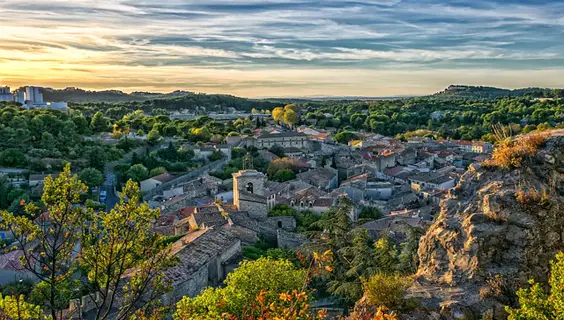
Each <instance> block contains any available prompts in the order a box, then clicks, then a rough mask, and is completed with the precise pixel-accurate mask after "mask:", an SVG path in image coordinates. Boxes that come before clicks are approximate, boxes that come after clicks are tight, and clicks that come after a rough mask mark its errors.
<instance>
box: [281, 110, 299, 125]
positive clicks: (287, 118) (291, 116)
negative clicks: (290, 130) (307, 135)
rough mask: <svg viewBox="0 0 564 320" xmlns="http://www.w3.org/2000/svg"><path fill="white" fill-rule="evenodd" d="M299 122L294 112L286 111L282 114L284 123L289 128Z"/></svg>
mask: <svg viewBox="0 0 564 320" xmlns="http://www.w3.org/2000/svg"><path fill="white" fill-rule="evenodd" d="M299 120H300V116H299V115H298V113H297V112H295V111H294V110H292V109H288V110H286V111H285V112H284V122H285V123H286V124H288V125H289V126H291V127H292V126H294V125H295V124H296V123H298V121H299Z"/></svg>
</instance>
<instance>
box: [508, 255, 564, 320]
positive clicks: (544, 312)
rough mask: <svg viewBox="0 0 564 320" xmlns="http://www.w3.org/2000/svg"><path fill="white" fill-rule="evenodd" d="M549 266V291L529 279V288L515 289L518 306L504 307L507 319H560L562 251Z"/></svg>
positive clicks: (563, 278)
mask: <svg viewBox="0 0 564 320" xmlns="http://www.w3.org/2000/svg"><path fill="white" fill-rule="evenodd" d="M550 266H551V273H550V278H549V279H548V284H549V286H550V292H549V293H547V292H545V290H544V289H543V288H542V286H541V284H539V283H536V282H534V281H533V280H530V281H529V283H530V285H531V287H530V288H526V289H525V288H522V289H519V290H518V291H517V297H518V298H519V305H520V307H518V308H515V309H512V308H510V307H506V311H507V312H508V313H509V317H508V319H509V320H529V319H530V320H533V319H540V320H551V319H561V317H562V315H563V314H564V253H562V252H559V253H557V254H556V257H555V259H554V260H553V261H551V263H550Z"/></svg>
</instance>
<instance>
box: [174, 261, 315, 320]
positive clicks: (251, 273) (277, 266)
mask: <svg viewBox="0 0 564 320" xmlns="http://www.w3.org/2000/svg"><path fill="white" fill-rule="evenodd" d="M305 280H306V270H303V269H297V268H296V267H295V266H294V264H293V263H292V262H290V261H288V260H273V259H270V258H260V259H258V260H256V261H243V262H242V263H241V265H240V266H239V267H238V268H237V269H235V271H233V272H232V273H229V274H228V275H227V279H226V280H225V287H223V288H208V289H206V290H204V292H202V294H201V295H199V296H197V297H195V298H188V297H184V298H183V299H182V300H181V301H180V302H179V303H178V304H177V306H176V308H177V309H176V313H175V314H174V317H173V318H174V319H175V320H191V319H223V317H222V315H223V314H224V313H227V314H230V315H232V316H233V317H235V318H236V319H254V318H255V317H256V316H260V313H259V312H260V310H259V308H256V307H255V306H256V301H257V297H258V296H259V295H261V292H262V293H263V295H262V297H263V299H264V303H265V305H270V304H271V303H276V302H278V301H279V297H280V295H281V294H287V293H290V292H292V291H293V290H297V291H298V292H301V291H302V289H303V287H304V283H305Z"/></svg>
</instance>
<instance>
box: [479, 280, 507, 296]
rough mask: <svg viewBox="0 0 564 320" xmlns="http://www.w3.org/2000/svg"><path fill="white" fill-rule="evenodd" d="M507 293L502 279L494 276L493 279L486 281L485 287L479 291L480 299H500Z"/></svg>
mask: <svg viewBox="0 0 564 320" xmlns="http://www.w3.org/2000/svg"><path fill="white" fill-rule="evenodd" d="M506 292H507V284H506V283H505V280H504V279H503V277H502V276H501V275H499V274H496V275H495V276H494V277H493V278H490V279H488V280H486V286H485V287H483V288H481V289H480V298H482V299H486V298H488V297H500V296H503V295H505V293H506Z"/></svg>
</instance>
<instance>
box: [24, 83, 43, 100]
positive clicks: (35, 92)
mask: <svg viewBox="0 0 564 320" xmlns="http://www.w3.org/2000/svg"><path fill="white" fill-rule="evenodd" d="M25 101H26V103H27V104H44V102H43V93H41V88H39V87H31V86H30V87H26V88H25Z"/></svg>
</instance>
